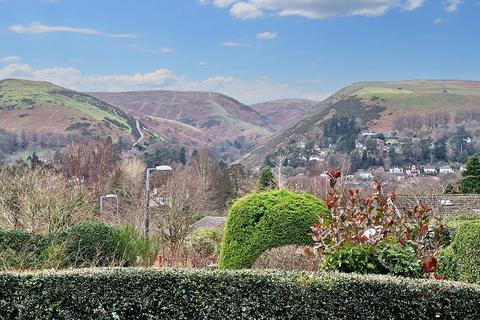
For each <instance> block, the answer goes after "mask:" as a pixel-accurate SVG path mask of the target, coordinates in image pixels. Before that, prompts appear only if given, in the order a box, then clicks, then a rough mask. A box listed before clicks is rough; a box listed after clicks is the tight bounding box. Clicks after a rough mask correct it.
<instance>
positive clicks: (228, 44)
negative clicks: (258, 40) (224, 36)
mask: <svg viewBox="0 0 480 320" xmlns="http://www.w3.org/2000/svg"><path fill="white" fill-rule="evenodd" d="M220 45H221V46H222V47H246V48H256V47H255V46H253V45H251V44H248V43H242V42H237V41H225V42H222V43H221V44H220Z"/></svg>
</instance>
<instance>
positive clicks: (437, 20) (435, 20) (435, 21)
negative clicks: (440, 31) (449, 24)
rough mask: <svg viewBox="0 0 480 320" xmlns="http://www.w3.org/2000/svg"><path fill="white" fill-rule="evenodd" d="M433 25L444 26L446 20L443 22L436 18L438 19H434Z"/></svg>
mask: <svg viewBox="0 0 480 320" xmlns="http://www.w3.org/2000/svg"><path fill="white" fill-rule="evenodd" d="M433 23H434V24H444V23H445V20H443V19H442V18H436V19H433Z"/></svg>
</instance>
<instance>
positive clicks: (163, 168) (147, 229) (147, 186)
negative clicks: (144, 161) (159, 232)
mask: <svg viewBox="0 0 480 320" xmlns="http://www.w3.org/2000/svg"><path fill="white" fill-rule="evenodd" d="M172 170H173V169H172V167H170V166H156V167H154V168H147V177H146V180H145V190H146V191H147V208H146V210H145V219H144V220H145V221H144V222H145V230H144V231H145V236H147V237H148V235H149V233H150V191H151V185H150V178H151V175H152V172H154V171H166V172H169V171H172Z"/></svg>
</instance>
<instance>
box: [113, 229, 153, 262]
mask: <svg viewBox="0 0 480 320" xmlns="http://www.w3.org/2000/svg"><path fill="white" fill-rule="evenodd" d="M118 247H119V248H118V254H117V255H118V256H120V261H119V262H120V263H122V264H123V265H125V266H151V265H152V264H153V262H154V261H155V257H156V255H157V253H158V247H157V246H155V245H154V244H153V242H152V241H151V240H150V239H149V238H147V237H145V236H144V235H142V234H140V233H139V232H138V231H136V230H135V229H134V228H133V227H131V226H125V227H123V228H122V229H120V232H119V244H118Z"/></svg>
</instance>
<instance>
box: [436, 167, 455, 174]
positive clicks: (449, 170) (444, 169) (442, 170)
mask: <svg viewBox="0 0 480 320" xmlns="http://www.w3.org/2000/svg"><path fill="white" fill-rule="evenodd" d="M439 172H440V173H441V174H448V173H454V172H455V171H454V170H453V169H452V168H451V167H450V166H443V167H440V170H439Z"/></svg>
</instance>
